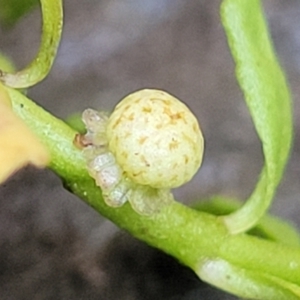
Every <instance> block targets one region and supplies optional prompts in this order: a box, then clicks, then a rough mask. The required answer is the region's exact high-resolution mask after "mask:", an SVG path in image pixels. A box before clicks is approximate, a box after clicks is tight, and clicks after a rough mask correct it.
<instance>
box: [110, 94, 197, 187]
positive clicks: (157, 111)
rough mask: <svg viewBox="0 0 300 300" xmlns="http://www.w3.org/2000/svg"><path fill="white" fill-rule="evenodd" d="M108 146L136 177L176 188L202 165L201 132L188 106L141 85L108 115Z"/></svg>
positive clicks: (146, 182) (127, 170)
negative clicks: (140, 87)
mask: <svg viewBox="0 0 300 300" xmlns="http://www.w3.org/2000/svg"><path fill="white" fill-rule="evenodd" d="M106 132H107V138H108V148H109V150H110V151H111V152H112V153H113V154H114V155H115V157H116V160H117V163H118V164H119V165H120V167H121V168H122V170H123V171H124V172H125V174H126V175H127V176H128V177H129V178H130V179H131V180H132V181H134V182H136V183H139V184H143V185H149V186H151V187H154V188H174V187H178V186H181V185H182V184H184V183H186V182H187V181H189V180H190V179H191V178H192V177H193V176H194V175H195V173H196V172H197V170H198V168H199V167H200V164H201V161H202V155H203V137H202V134H201V131H200V129H199V124H198V122H197V119H196V118H195V116H194V115H193V114H192V112H191V111H190V110H189V108H188V107H187V106H186V105H185V104H183V103H182V102H181V101H179V100H177V99H176V98H175V97H173V96H171V95H170V94H168V93H166V92H163V91H159V90H150V89H146V90H141V91H137V92H135V93H133V94H130V95H129V96H127V97H125V98H124V99H123V100H122V101H121V102H120V103H119V104H118V105H117V106H116V108H115V110H114V111H113V113H112V114H111V116H110V117H109V120H108V124H107V131H106Z"/></svg>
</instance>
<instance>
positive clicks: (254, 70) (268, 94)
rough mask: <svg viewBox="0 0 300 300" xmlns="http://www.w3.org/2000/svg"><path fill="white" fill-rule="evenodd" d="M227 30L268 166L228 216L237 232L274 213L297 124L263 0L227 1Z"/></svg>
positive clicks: (224, 12)
mask: <svg viewBox="0 0 300 300" xmlns="http://www.w3.org/2000/svg"><path fill="white" fill-rule="evenodd" d="M221 16H222V21H223V26H224V29H225V32H226V34H227V38H228V43H229V47H230V49H231V52H232V55H233V58H234V60H235V63H236V76H237V80H238V82H239V84H240V86H241V89H242V90H243V92H244V96H245V100H246V104H247V106H248V108H249V111H250V114H251V117H252V119H253V122H254V126H255V128H256V131H257V134H258V136H259V138H260V140H261V142H262V148H263V153H264V158H265V164H264V167H263V169H262V172H261V175H260V179H259V181H258V183H257V185H256V188H255V190H254V191H253V193H252V195H251V196H250V198H249V199H248V200H247V202H246V204H245V205H244V206H243V207H242V208H241V209H240V210H238V211H237V212H235V213H233V214H231V215H229V216H226V217H224V221H225V223H226V225H227V227H228V228H229V230H230V231H231V232H232V233H238V232H244V231H246V230H248V229H249V228H251V227H252V226H254V225H255V224H256V223H257V222H258V220H259V219H260V218H261V217H262V215H263V214H264V213H265V212H266V210H267V209H268V208H269V205H270V203H271V201H272V198H273V196H274V193H275V190H276V188H277V185H278V183H279V182H280V180H281V177H282V173H283V170H284V167H285V165H286V162H287V158H288V154H289V150H290V145H291V138H292V120H291V103H290V94H289V89H288V87H287V83H286V80H285V77H284V75H283V73H282V71H281V68H280V66H279V64H278V61H277V58H276V56H275V54H274V51H273V47H272V44H271V41H270V37H269V34H268V30H267V25H266V22H265V19H264V16H263V13H262V8H261V3H260V1H259V0H249V1H245V0H225V1H224V2H223V3H222V7H221Z"/></svg>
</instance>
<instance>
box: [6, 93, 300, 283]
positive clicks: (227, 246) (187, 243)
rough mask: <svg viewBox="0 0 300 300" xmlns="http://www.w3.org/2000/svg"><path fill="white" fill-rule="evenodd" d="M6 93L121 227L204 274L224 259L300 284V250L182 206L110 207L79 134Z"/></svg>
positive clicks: (77, 187) (81, 187)
mask: <svg viewBox="0 0 300 300" xmlns="http://www.w3.org/2000/svg"><path fill="white" fill-rule="evenodd" d="M7 90H8V92H9V95H10V97H11V100H12V103H13V109H14V111H15V113H16V114H17V115H19V117H21V118H22V119H23V120H24V121H25V122H26V124H27V125H28V126H29V127H30V128H31V129H32V131H33V132H35V133H36V135H37V136H38V137H39V139H40V140H41V141H42V142H43V143H44V144H45V145H46V146H47V148H48V149H49V151H50V153H51V156H52V161H51V165H50V167H51V168H52V169H53V170H54V171H55V172H56V173H57V174H58V175H59V176H60V177H61V178H62V179H63V181H64V183H65V185H66V186H67V187H68V188H69V189H70V190H71V191H72V192H73V193H74V194H76V195H78V196H79V197H80V198H81V199H83V200H85V201H86V202H87V203H88V204H89V205H91V206H92V207H93V208H94V209H95V210H97V211H98V212H99V213H101V214H102V215H103V216H105V217H107V218H108V219H110V220H111V221H113V222H114V223H115V224H117V225H118V226H119V227H121V228H123V229H125V230H127V231H129V232H130V233H131V234H132V235H133V236H135V237H137V238H139V239H141V240H143V241H144V242H146V243H148V244H149V245H151V246H154V247H156V248H159V249H161V250H163V251H164V252H166V253H169V254H170V255H172V256H174V257H176V258H177V259H178V260H179V261H181V262H182V263H183V264H185V265H187V266H189V267H190V268H192V269H193V270H194V271H195V272H196V273H197V274H200V275H201V268H202V265H204V264H206V263H207V261H208V260H211V259H221V260H224V261H227V262H229V263H230V264H231V265H234V266H237V267H238V268H245V269H247V270H253V271H255V272H262V273H264V274H269V275H270V276H274V277H276V278H281V279H283V280H285V281H289V282H292V283H294V284H296V285H300V269H299V268H300V267H299V266H300V250H299V248H293V247H288V246H286V245H281V244H276V243H273V242H269V241H265V240H262V239H259V238H256V237H251V236H248V235H246V234H239V235H230V234H229V233H228V230H227V228H226V227H225V225H224V224H223V222H221V220H220V219H219V218H218V217H215V216H213V215H210V214H207V213H203V212H197V211H196V210H194V209H191V208H189V207H186V206H184V205H182V204H180V203H178V202H175V203H174V204H171V205H169V206H168V207H166V208H164V209H163V210H162V211H161V212H160V213H158V214H155V215H154V216H152V217H146V216H141V215H139V214H137V213H135V212H134V211H133V210H132V208H131V206H130V205H128V204H125V205H124V206H123V207H121V208H112V207H109V206H107V205H106V204H105V203H104V202H103V199H102V196H101V191H100V189H99V188H98V187H96V186H95V183H94V181H93V179H91V178H90V177H89V175H88V173H87V171H86V168H85V162H84V159H83V157H82V155H81V152H80V150H78V149H77V148H76V147H75V146H74V145H73V139H74V136H75V134H76V132H75V131H74V130H72V129H71V128H70V127H69V126H67V125H66V124H65V123H64V122H62V121H61V120H59V119H57V118H55V117H54V116H52V115H51V114H49V113H47V112H46V111H44V110H43V109H42V108H41V107H39V106H38V105H36V104H35V103H33V102H32V101H31V100H29V99H28V98H26V97H25V96H24V95H22V94H21V93H19V92H18V91H16V90H13V89H10V88H7ZM262 262H263V263H262Z"/></svg>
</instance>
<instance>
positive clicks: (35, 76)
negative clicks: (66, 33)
mask: <svg viewBox="0 0 300 300" xmlns="http://www.w3.org/2000/svg"><path fill="white" fill-rule="evenodd" d="M41 9H42V15H43V33H42V40H41V45H40V48H39V51H38V53H37V55H36V57H35V58H34V60H33V61H32V62H31V63H30V64H29V65H28V66H27V67H26V68H24V69H23V70H21V71H19V72H17V73H6V72H3V71H1V70H0V80H1V81H2V82H3V83H4V84H5V85H7V86H10V87H14V88H27V87H30V86H33V85H35V84H36V83H38V82H40V81H41V80H43V79H44V78H45V77H46V76H47V74H48V73H49V71H50V69H51V67H52V64H53V62H54V59H55V56H56V52H57V49H58V45H59V42H60V38H61V32H62V24H63V7H62V0H41Z"/></svg>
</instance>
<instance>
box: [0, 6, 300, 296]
mask: <svg viewBox="0 0 300 300" xmlns="http://www.w3.org/2000/svg"><path fill="white" fill-rule="evenodd" d="M263 3H264V7H265V12H266V16H267V19H268V21H269V25H270V29H271V31H272V37H273V41H274V44H275V47H276V49H277V52H278V55H279V58H280V61H281V64H282V66H283V68H284V69H285V71H286V73H287V75H288V78H289V82H290V85H291V89H292V92H293V101H294V116H295V141H294V147H293V152H292V154H291V160H290V163H289V166H288V168H287V171H286V174H285V177H284V180H283V182H282V184H281V186H280V188H279V190H278V193H277V195H276V199H275V201H274V205H273V207H272V209H271V211H272V213H273V214H275V215H279V216H282V217H284V218H287V219H289V220H291V222H293V223H294V224H295V225H297V226H300V219H299V217H298V215H299V213H300V204H299V196H300V184H299V175H300V163H299V155H300V118H299V117H300V107H299V93H300V84H299V83H300V21H299V16H300V2H299V1H297V0H267V1H263ZM219 5H220V1H219V0H217V1H209V0H200V1H199V0H190V1H184V0H149V1H143V0H132V1H120V0H106V1H100V0H86V1H81V0H72V1H71V0H65V1H64V6H65V27H64V33H63V39H62V43H61V46H60V49H59V52H58V57H57V59H56V61H55V64H54V67H53V69H52V71H51V73H50V75H49V76H48V77H47V79H46V80H45V81H43V82H42V83H41V84H39V85H38V86H36V87H34V88H32V89H31V90H30V91H29V96H30V97H31V98H33V99H34V100H36V101H37V102H38V103H40V104H41V105H42V106H43V107H45V108H46V109H47V110H49V111H51V112H52V113H53V114H55V115H57V116H59V117H61V118H66V117H67V116H69V115H70V114H72V113H74V112H78V111H82V110H83V109H85V108H87V107H93V108H97V109H103V110H111V109H112V108H113V106H114V105H115V104H116V103H117V102H118V101H119V100H120V99H121V98H122V97H123V96H124V95H126V94H128V93H130V92H132V91H134V90H136V89H140V88H144V87H155V88H161V89H165V90H167V91H169V92H171V93H172V94H174V95H176V96H177V97H178V98H180V99H182V100H184V101H185V102H186V103H187V104H188V106H189V107H190V108H191V109H192V110H193V111H194V112H195V114H196V115H197V116H198V118H199V120H200V123H201V127H202V130H203V132H204V135H205V138H206V152H205V157H204V162H203V166H202V168H201V170H200V171H199V173H198V174H197V175H196V176H195V178H194V179H193V180H192V182H190V183H189V184H187V185H186V186H184V187H182V188H180V189H178V190H176V191H175V194H176V197H177V198H178V199H179V200H180V201H183V202H186V203H191V202H192V201H196V200H197V199H203V198H208V197H209V196H211V195H214V194H222V195H226V196H231V197H236V198H240V199H245V198H246V197H247V196H248V195H249V194H250V193H251V191H252V189H253V187H254V185H255V182H256V180H257V176H258V174H259V171H260V168H261V166H262V154H261V146H260V143H259V140H258V138H257V136H256V134H255V131H254V128H253V125H252V123H251V119H250V116H249V114H248V111H247V108H246V106H245V104H244V101H243V96H242V94H241V92H240V91H239V88H238V86H237V83H236V81H235V77H234V65H233V62H232V58H231V56H230V53H229V50H228V47H227V44H226V40H225V36H224V32H223V29H222V26H221V24H220V18H219V12H218V11H219ZM40 22H41V17H40V11H39V10H38V9H35V10H34V11H32V12H31V13H30V14H28V15H27V16H25V17H23V18H22V19H21V21H20V22H18V24H17V25H16V26H14V27H13V28H12V29H10V30H5V29H3V28H2V29H1V28H0V47H1V51H3V52H4V53H6V54H8V55H10V57H11V58H12V59H13V60H14V61H15V62H16V64H17V66H18V68H21V67H23V66H25V65H26V64H27V63H28V62H29V61H30V60H31V59H32V58H33V57H34V54H35V53H36V51H37V48H38V45H39V37H40ZM280 121H282V122H284V120H280ZM0 208H1V209H0V295H1V296H0V298H1V299H2V300H6V299H7V300H8V299H9V300H13V299H107V300H113V299H124V300H131V299H132V300H144V299H145V300H148V299H149V300H156V299H158V300H159V299H170V300H181V299H182V300H188V299H189V300H191V299H214V300H218V299H227V300H229V299H237V298H235V297H233V296H230V295H227V294H225V293H223V292H221V291H219V290H216V289H214V288H211V287H209V286H207V285H206V284H204V283H201V282H200V281H199V280H198V279H197V278H196V277H195V276H194V274H193V273H192V272H191V271H190V270H188V269H185V268H184V267H182V266H180V265H179V264H178V263H177V262H176V261H175V260H173V259H172V258H170V257H167V256H166V255H165V254H163V253H160V252H159V251H157V250H154V249H151V248H149V247H148V246H146V245H144V244H143V243H141V242H139V241H137V240H135V239H134V238H132V237H130V236H129V235H127V234H126V233H125V232H120V231H119V229H118V228H116V227H115V226H114V225H113V224H111V223H110V222H109V221H107V220H105V219H103V218H102V217H101V216H100V215H98V214H97V213H96V212H94V211H93V210H92V209H91V208H89V207H88V206H87V205H85V204H84V203H83V202H82V201H81V200H80V199H78V198H76V197H75V196H73V195H71V194H70V193H68V192H67V191H65V190H64V189H63V187H62V183H61V181H60V180H59V178H57V177H56V176H55V175H54V174H53V173H52V172H51V171H48V170H43V171H41V170H35V169H33V168H26V169H25V170H23V171H21V172H19V173H18V174H16V175H15V176H14V177H12V178H11V179H10V180H9V181H8V182H6V183H5V184H3V185H2V186H1V188H0Z"/></svg>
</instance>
